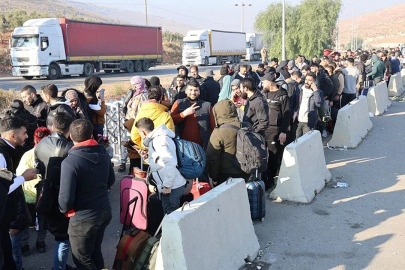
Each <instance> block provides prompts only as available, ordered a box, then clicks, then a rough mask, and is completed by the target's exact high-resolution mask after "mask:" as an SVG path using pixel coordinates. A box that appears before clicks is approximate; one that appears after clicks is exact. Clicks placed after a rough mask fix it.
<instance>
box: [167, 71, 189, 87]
mask: <svg viewBox="0 0 405 270" xmlns="http://www.w3.org/2000/svg"><path fill="white" fill-rule="evenodd" d="M177 75H181V76H183V78H184V84H187V81H188V69H187V68H186V67H185V66H179V67H178V68H177ZM177 78H178V76H176V77H174V78H173V81H172V83H171V85H170V88H174V87H176V82H177Z"/></svg>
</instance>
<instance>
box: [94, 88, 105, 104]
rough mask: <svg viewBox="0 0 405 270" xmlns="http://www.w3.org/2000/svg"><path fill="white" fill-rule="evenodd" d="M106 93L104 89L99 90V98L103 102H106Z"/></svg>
mask: <svg viewBox="0 0 405 270" xmlns="http://www.w3.org/2000/svg"><path fill="white" fill-rule="evenodd" d="M104 92H105V90H104V88H102V89H98V90H97V92H96V95H97V98H98V99H100V100H101V101H105V97H104Z"/></svg>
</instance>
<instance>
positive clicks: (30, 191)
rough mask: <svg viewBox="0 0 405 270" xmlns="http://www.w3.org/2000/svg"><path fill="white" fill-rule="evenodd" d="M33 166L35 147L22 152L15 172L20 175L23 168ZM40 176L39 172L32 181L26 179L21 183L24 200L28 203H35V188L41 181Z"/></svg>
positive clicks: (23, 170)
mask: <svg viewBox="0 0 405 270" xmlns="http://www.w3.org/2000/svg"><path fill="white" fill-rule="evenodd" d="M33 168H35V149H34V148H33V149H31V150H29V151H27V152H25V153H24V155H23V156H22V158H21V160H20V163H19V164H18V167H17V170H16V174H17V175H22V174H23V173H24V172H25V170H27V169H33ZM41 179H42V177H41V175H40V174H38V175H37V178H36V179H34V180H32V181H27V182H24V183H23V184H22V188H23V191H24V196H25V201H26V202H27V203H28V204H35V203H36V200H37V188H36V185H37V184H38V182H39V181H41Z"/></svg>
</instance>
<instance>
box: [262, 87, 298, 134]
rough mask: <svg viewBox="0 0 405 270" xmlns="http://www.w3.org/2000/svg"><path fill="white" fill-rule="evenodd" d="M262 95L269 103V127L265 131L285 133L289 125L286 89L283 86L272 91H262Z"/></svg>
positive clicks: (288, 104) (288, 103)
mask: <svg viewBox="0 0 405 270" xmlns="http://www.w3.org/2000/svg"><path fill="white" fill-rule="evenodd" d="M262 94H263V96H264V97H265V98H266V99H267V104H268V105H269V127H268V128H267V129H266V133H267V132H268V131H270V132H271V133H274V132H275V131H277V133H287V131H288V127H289V126H290V118H291V113H290V102H289V97H288V94H287V91H285V90H284V89H283V88H279V90H278V91H277V92H276V93H275V95H272V94H274V93H271V92H264V91H263V92H262Z"/></svg>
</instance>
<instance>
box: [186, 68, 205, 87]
mask: <svg viewBox="0 0 405 270" xmlns="http://www.w3.org/2000/svg"><path fill="white" fill-rule="evenodd" d="M191 78H194V79H195V80H196V81H197V82H198V83H199V84H202V83H203V82H204V78H203V77H201V76H200V74H199V73H198V66H190V77H189V79H191Z"/></svg>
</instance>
